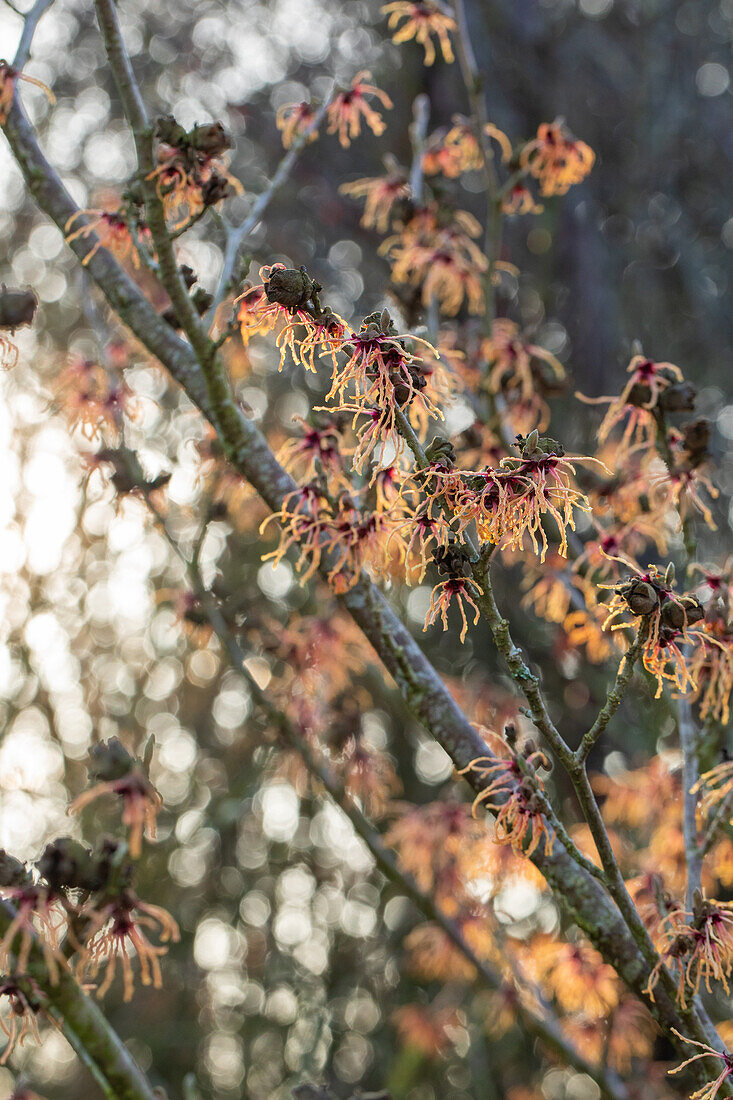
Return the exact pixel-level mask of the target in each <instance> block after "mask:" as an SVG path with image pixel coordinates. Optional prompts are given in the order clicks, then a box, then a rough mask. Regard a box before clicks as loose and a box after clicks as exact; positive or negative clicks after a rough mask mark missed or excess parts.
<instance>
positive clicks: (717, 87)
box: [695, 61, 730, 96]
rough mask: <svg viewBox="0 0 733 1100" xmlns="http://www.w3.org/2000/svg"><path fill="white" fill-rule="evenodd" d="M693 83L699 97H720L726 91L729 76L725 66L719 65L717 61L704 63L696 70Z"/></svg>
mask: <svg viewBox="0 0 733 1100" xmlns="http://www.w3.org/2000/svg"><path fill="white" fill-rule="evenodd" d="M695 83H696V85H697V90H698V92H699V93H700V95H705V96H716V95H722V94H723V92H726V91H727V90H728V86H729V84H730V76H729V74H728V70H727V69H726V67H725V65H720V64H718V62H717V61H706V62H705V64H704V65H701V66H700V68H699V69H698V70H697V74H696V76H695Z"/></svg>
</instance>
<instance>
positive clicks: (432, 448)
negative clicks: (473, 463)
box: [425, 435, 456, 466]
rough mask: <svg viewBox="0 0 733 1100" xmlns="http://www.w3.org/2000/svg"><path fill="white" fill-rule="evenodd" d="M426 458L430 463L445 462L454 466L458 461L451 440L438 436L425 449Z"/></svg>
mask: <svg viewBox="0 0 733 1100" xmlns="http://www.w3.org/2000/svg"><path fill="white" fill-rule="evenodd" d="M425 457H426V458H427V460H428V462H443V463H444V464H445V465H447V466H452V465H453V464H454V462H455V460H456V449H455V447H454V446H453V444H452V443H451V441H450V440H449V439H444V438H443V436H442V435H436V436H434V437H433V439H432V440H431V442H430V443H429V444H428V446H427V447H426V448H425Z"/></svg>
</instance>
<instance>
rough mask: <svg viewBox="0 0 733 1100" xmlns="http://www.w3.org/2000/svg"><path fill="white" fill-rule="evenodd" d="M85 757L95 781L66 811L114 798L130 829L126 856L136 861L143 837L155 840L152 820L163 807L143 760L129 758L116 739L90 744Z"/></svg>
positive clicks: (77, 809)
mask: <svg viewBox="0 0 733 1100" xmlns="http://www.w3.org/2000/svg"><path fill="white" fill-rule="evenodd" d="M89 755H90V764H89V775H90V777H91V778H92V779H96V780H99V782H97V783H96V784H95V785H94V786H93V787H91V788H90V789H89V790H88V791H84V792H83V793H82V794H80V795H79V796H78V797H77V798H75V799H74V801H73V802H72V803H71V805H70V806H69V811H68V812H69V813H72V814H75V813H80V811H81V810H83V809H84V808H85V807H86V806H88V805H90V803H92V802H94V801H95V800H96V799H97V798H101V797H102V796H103V795H106V794H116V795H118V796H119V797H120V798H121V799H122V824H123V825H127V826H128V827H129V829H130V839H129V849H130V855H131V856H132V858H133V859H138V858H139V856H140V854H141V852H142V841H143V834H145V835H146V836H147V837H148V839H149V840H155V836H156V829H155V824H156V818H157V816H158V814H159V812H160V810H161V809H162V807H163V799H162V798H161V797H160V795H159V794H158V792H157V791H156V789H155V787H154V786H153V784H152V783H151V782H150V780H149V779H148V776H147V771H146V764H147V761H145V762H141V761H136V760H135V759H133V757H132V756H130V754H129V753H128V751H127V749H126V748H125V747H124V746H123V744H122V742H121V741H120V740H119V739H118V738H117V737H112V738H110V740H109V741H103V742H100V743H99V744H98V745H94V746H93V748H92V750H91V752H90V754H89Z"/></svg>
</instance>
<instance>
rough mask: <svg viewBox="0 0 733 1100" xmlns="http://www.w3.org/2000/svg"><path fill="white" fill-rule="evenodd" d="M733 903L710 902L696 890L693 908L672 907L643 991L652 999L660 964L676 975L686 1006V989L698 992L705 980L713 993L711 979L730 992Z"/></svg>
mask: <svg viewBox="0 0 733 1100" xmlns="http://www.w3.org/2000/svg"><path fill="white" fill-rule="evenodd" d="M731 909H733V902H725V901H711V900H708V898H706V897H704V896H703V895H702V894H701V893H700V891H699V890H696V891H695V895H694V898H693V903H692V911H691V912H688V911H686V910H684V909H673V910H672V911H671V912H670V913H668V914H667V915H666V916H665V917H664V918H663V920H662V922H661V926H660V927H661V933H660V936H659V940H660V942H659V944H658V950H659V952H660V955H661V958H660V960H659V962H658V963H657V965H656V966H655V967H654V969H653V971H652V972H651V974H650V975H649V981H648V982H647V986H646V989H645V990H644V992H645V993H648V994H649V996H650V998H651V999H652V1000H654V988H655V986H656V984H657V982H658V981H659V974H660V971H661V968H662V966H665V965H666V966H667V967H669V968H670V969H672V970H673V971H674V972H675V973H676V974H677V1000H678V1001H679V1003H680V1004H681V1005H682V1007H683V1008H685V1007H686V1006H687V995H688V991H689V990H691V991H692V993H693V994H697V993H699V992H700V983H701V982H702V983H704V985H705V989H706V990H707V992H708V993H712V986H711V984H710V983H711V982H712V981H717V982H721V983H722V986H723V989H724V990H725V992H726V993H729V992H730V986H729V982H728V979H729V978H730V974H731V968H733V913H732V912H731Z"/></svg>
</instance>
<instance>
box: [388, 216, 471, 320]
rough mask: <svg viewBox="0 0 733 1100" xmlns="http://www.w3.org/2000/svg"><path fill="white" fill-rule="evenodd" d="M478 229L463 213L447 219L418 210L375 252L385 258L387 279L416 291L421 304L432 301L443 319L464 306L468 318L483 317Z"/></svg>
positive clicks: (446, 217) (469, 217)
mask: <svg viewBox="0 0 733 1100" xmlns="http://www.w3.org/2000/svg"><path fill="white" fill-rule="evenodd" d="M480 235H481V226H480V225H479V223H478V222H477V221H476V219H475V218H474V216H473V215H472V214H470V213H469V212H468V211H466V210H454V211H451V212H450V214H449V215H448V214H447V213H446V212H445V211H444V210H443V209H441V208H440V207H438V206H437V205H435V204H433V205H431V206H429V207H425V208H424V209H421V210H419V211H418V212H417V213H416V214H415V215H414V216H413V217H411V218H410V219H409V221H407V222H406V223H405V224H404V225H403V226H402V228H401V230H400V232H398V233H395V234H394V235H393V236H391V237H388V238H387V240H386V241H384V242H383V243H382V245H381V247H380V252H383V253H385V254H388V255H389V258H390V260H391V262H392V278H393V280H394V281H395V282H396V283H398V284H402V283H406V284H408V285H410V286H414V287H416V288H419V289H420V294H421V300H422V302H423V305H425V306H428V305H429V304H430V302H431V301H432V300H433V299H436V300H437V301H438V303H439V304H440V308H441V310H442V312H443V313H444V314H446V315H447V316H451V317H452V316H455V314H456V313H458V311H459V310H460V308H461V306H462V305H463V303H464V301H465V302H466V305H467V308H468V311H469V313H483V311H484V306H485V303H484V290H483V284H482V279H481V277H482V275H483V274H484V273H485V272H486V271H487V269H488V261H487V259H486V256H485V255H484V253H483V252H482V250H481V249H480V248H479V246H478V244H477V243H476V238H477V237H479V236H480Z"/></svg>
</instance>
